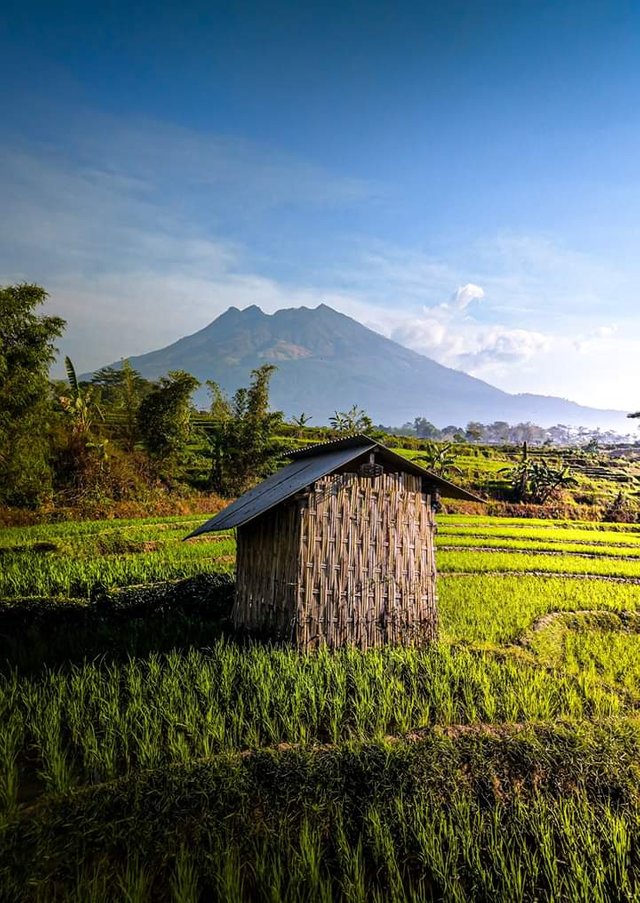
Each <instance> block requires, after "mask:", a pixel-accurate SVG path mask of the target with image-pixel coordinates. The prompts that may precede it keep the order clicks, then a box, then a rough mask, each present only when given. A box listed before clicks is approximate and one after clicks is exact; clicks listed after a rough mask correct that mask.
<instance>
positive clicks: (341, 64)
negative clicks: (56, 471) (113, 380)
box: [0, 0, 640, 409]
mask: <svg viewBox="0 0 640 903" xmlns="http://www.w3.org/2000/svg"><path fill="white" fill-rule="evenodd" d="M4 8H5V10H6V11H5V13H4V17H3V18H2V19H1V20H0V78H1V79H2V84H3V91H2V92H1V93H0V115H1V116H2V120H1V121H2V124H3V127H2V129H0V161H1V166H0V197H2V209H3V216H2V217H0V220H1V223H0V232H1V236H0V282H1V283H7V282H13V281H17V280H22V279H27V280H33V281H39V282H41V283H42V284H44V285H45V287H46V288H47V289H48V290H49V292H50V296H51V297H50V301H49V307H50V309H51V310H52V311H55V312H56V313H59V314H61V315H63V316H64V317H66V318H67V320H68V329H67V333H66V336H65V338H64V340H63V342H62V343H61V350H62V351H63V352H64V353H69V354H71V356H72V357H73V358H74V360H75V362H76V365H77V366H78V368H79V369H88V368H93V367H97V366H99V365H101V364H103V363H105V362H106V361H110V360H114V359H118V358H120V357H123V356H127V355H130V354H136V353H140V352H144V351H148V350H151V349H153V348H156V347H159V346H161V345H164V344H166V343H168V342H170V341H172V340H174V339H175V338H177V337H178V336H180V335H184V334H187V333H190V332H193V331H195V330H197V329H199V328H201V327H202V326H204V325H206V324H207V323H208V322H210V321H211V320H212V319H213V318H214V317H215V316H217V315H218V314H219V313H221V312H222V311H223V310H224V309H226V307H228V306H229V305H230V304H235V305H237V306H239V307H243V306H247V305H249V304H253V303H256V304H259V305H260V306H261V307H262V308H263V309H264V310H266V311H273V310H276V309H278V308H279V307H283V306H299V305H301V304H306V305H307V306H315V305H316V304H318V303H320V302H325V303H328V304H331V305H332V306H334V307H336V308H338V309H340V310H342V311H344V312H345V313H348V314H351V315H353V316H356V317H357V318H358V319H360V320H361V321H362V322H365V323H366V324H367V325H370V326H372V327H373V328H375V329H378V330H379V331H381V332H384V333H385V334H386V335H389V336H391V337H393V338H395V339H396V340H398V341H400V342H402V343H403V344H406V345H409V346H410V347H412V348H415V349H416V350H418V351H422V352H423V353H425V354H428V355H429V356H431V357H433V358H435V359H436V360H439V361H441V362H442V363H445V364H448V365H450V366H454V367H459V368H461V369H464V370H466V371H468V372H471V373H473V374H474V375H477V376H480V377H482V378H484V379H486V380H487V381H489V382H492V383H494V384H495V385H498V386H500V387H502V388H505V389H507V390H510V391H535V392H543V393H546V394H557V395H563V396H565V397H570V398H573V399H575V400H578V401H581V402H583V403H587V404H593V405H598V406H608V407H620V408H623V409H624V408H633V409H636V408H637V407H640V379H639V378H638V377H639V376H640V318H639V317H638V316H637V314H636V308H637V291H638V288H637V287H638V285H639V284H640V255H638V248H639V246H640V217H639V215H638V211H639V210H640V153H639V150H640V53H639V51H640V7H639V6H638V5H637V4H632V3H611V2H607V3H590V2H580V3H577V2H576V3H574V2H565V3H557V2H555V3H544V2H537V3H529V2H517V0H512V2H508V3H502V2H487V3H477V2H448V3H446V4H445V3H429V2H422V3H387V2H385V3H382V2H380V3H373V2H369V3H366V4H365V3H361V2H360V3H340V4H330V3H323V4H310V3H303V4H300V3H272V4H269V3H261V4H249V3H243V4H240V3H226V4H215V3H207V4H204V3H193V2H192V3H182V4H178V3H162V2H160V3H155V4H150V3H146V2H141V3H138V4H136V5H135V8H133V9H132V8H130V7H129V5H128V4H127V5H125V4H124V3H119V2H112V3H109V4H98V5H92V4H87V3H86V2H85V3H82V4H80V3H64V2H61V3H58V4H51V3H47V4H44V3H43V4H41V5H40V4H36V3H29V2H24V3H20V4H13V5H12V4H11V3H10V4H9V5H8V7H7V6H5V7H4Z"/></svg>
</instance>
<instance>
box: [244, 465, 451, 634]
mask: <svg viewBox="0 0 640 903" xmlns="http://www.w3.org/2000/svg"><path fill="white" fill-rule="evenodd" d="M433 534H434V517H433V512H432V510H431V504H430V498H429V496H428V495H426V494H424V493H423V492H422V480H421V478H420V477H418V476H415V475H413V474H407V473H401V474H381V475H380V476H376V477H362V476H359V475H358V474H355V473H342V474H332V475H330V476H327V477H323V478H322V479H321V480H318V481H317V482H316V483H315V484H314V485H313V487H312V488H311V491H309V492H307V493H305V494H304V495H300V496H298V498H297V499H296V500H293V501H289V502H287V503H285V504H283V505H281V506H279V507H278V508H276V509H274V510H273V511H271V512H267V514H266V515H264V516H262V517H260V518H257V519H256V520H255V521H253V522H251V523H249V524H247V525H245V526H244V527H241V528H239V530H238V565H237V580H238V582H237V595H236V604H235V607H234V622H235V624H236V626H238V627H240V626H242V627H246V628H248V629H250V630H261V631H263V632H267V633H270V634H272V635H273V636H277V637H280V638H287V639H291V640H292V641H294V642H295V643H296V644H297V645H298V646H299V647H300V648H305V649H306V648H315V647H316V646H318V645H321V644H325V643H326V644H327V645H328V646H331V647H335V646H343V645H346V644H349V643H353V644H355V645H357V646H359V647H360V648H366V647H369V646H381V645H384V644H387V643H392V644H413V643H422V642H425V641H428V640H431V639H434V638H435V636H436V633H437V609H436V571H435V559H434V548H433Z"/></svg>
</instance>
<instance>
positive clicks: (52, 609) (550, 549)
mask: <svg viewBox="0 0 640 903" xmlns="http://www.w3.org/2000/svg"><path fill="white" fill-rule="evenodd" d="M198 522H199V520H198V519H196V520H194V519H193V518H176V519H170V520H167V519H163V520H160V519H156V520H150V521H145V522H140V521H130V522H106V523H90V524H69V525H68V524H60V525H56V526H52V527H39V528H30V529H24V530H5V531H3V532H0V600H2V601H1V602H0V659H2V661H3V662H4V665H3V667H2V669H1V671H0V898H2V899H4V898H6V899H10V900H17V901H19V900H57V899H60V900H67V899H73V900H92V901H93V900H154V901H155V900H160V901H163V900H176V901H190V900H193V901H196V900H225V901H227V900H230V901H234V900H247V901H252V900H265V901H267V900H270V901H278V900H292V901H293V900H327V901H329V900H334V899H336V900H349V901H351V900H353V901H356V900H357V901H365V900H379V901H383V900H384V901H386V900H397V901H401V900H407V899H408V900H447V901H448V900H461V901H462V900H504V901H514V900H531V901H533V900H549V901H551V900H554V901H555V900H557V901H560V900H584V901H591V900H602V901H606V900H630V901H631V900H637V899H640V843H639V840H640V791H639V790H638V781H637V774H638V769H639V768H640V719H639V718H638V714H639V706H640V532H639V528H638V526H637V525H615V527H612V526H610V525H609V526H607V525H601V524H576V523H554V522H550V521H530V520H529V521H517V520H509V519H504V518H493V519H492V518H470V517H463V516H443V517H441V518H440V527H439V534H438V566H439V571H440V579H439V608H440V618H441V638H440V641H439V643H438V644H435V645H434V646H432V647H429V648H426V649H391V648H389V649H384V650H372V651H370V652H367V653H361V652H358V651H356V650H353V649H347V650H343V651H340V652H336V653H330V652H327V651H321V652H320V653H318V654H310V655H299V654H297V653H296V652H294V651H292V650H290V649H286V648H273V647H270V646H264V645H260V644H258V643H249V644H247V643H238V642H237V641H236V639H235V638H234V637H233V636H232V635H230V633H229V630H228V627H227V626H226V623H225V619H224V615H225V611H226V608H225V606H227V607H228V595H229V580H230V577H229V575H230V573H231V572H232V570H233V562H234V538H233V536H231V535H223V536H220V537H214V538H213V539H201V540H198V541H195V542H192V543H183V542H182V538H183V536H184V535H185V534H186V533H187V532H189V531H190V529H192V527H193V526H194V525H195V524H196V523H198ZM212 572H216V573H218V574H220V575H221V576H220V577H219V578H210V577H206V576H205V577H203V576H202V575H210V574H211V573H212ZM225 575H226V576H225ZM207 580H210V581H213V582H210V583H207V582H206V581H207ZM216 580H218V582H216ZM198 581H200V582H198ZM202 581H205V582H204V583H203V582H202ZM149 584H153V586H152V587H151V588H149ZM225 593H226V595H225Z"/></svg>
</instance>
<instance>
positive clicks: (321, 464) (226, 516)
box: [186, 435, 483, 539]
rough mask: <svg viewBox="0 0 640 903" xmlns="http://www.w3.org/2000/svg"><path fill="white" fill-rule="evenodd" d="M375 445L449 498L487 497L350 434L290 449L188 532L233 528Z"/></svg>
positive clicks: (392, 461) (380, 453) (387, 458)
mask: <svg viewBox="0 0 640 903" xmlns="http://www.w3.org/2000/svg"><path fill="white" fill-rule="evenodd" d="M374 449H375V452H376V457H378V458H381V459H382V460H383V461H386V462H387V463H388V464H390V465H396V466H397V468H398V471H400V472H404V473H414V474H416V475H417V476H422V477H425V478H427V479H428V481H429V483H431V484H432V485H433V486H434V488H435V489H437V490H438V492H440V494H441V495H443V496H445V498H456V499H465V500H467V501H474V502H481V501H483V500H482V499H481V498H479V497H478V496H477V495H473V493H471V492H467V490H466V489H462V487H460V486H456V485H455V484H454V483H450V482H449V481H448V480H445V479H443V478H442V477H439V476H438V475H437V474H435V473H431V471H429V470H426V469H425V468H424V467H420V465H419V464H415V463H414V462H413V461H409V460H408V459H407V458H403V457H402V455H398V454H396V453H395V452H393V451H391V449H390V448H387V447H386V446H384V445H381V444H380V443H379V442H376V441H375V440H374V439H370V438H369V437H368V436H364V435H357V436H348V437H346V438H345V439H337V440H335V441H333V442H323V443H321V444H320V445H313V446H310V447H309V448H303V449H299V450H296V451H293V452H286V453H285V456H286V457H288V458H293V463H291V464H287V465H286V466H285V467H283V468H282V469H281V470H278V471H277V472H276V473H274V474H271V476H270V477H267V479H266V480H263V481H262V483H259V484H258V485H257V486H254V488H253V489H250V490H249V491H248V492H245V493H244V495H241V496H240V498H239V499H236V501H235V502H232V503H231V504H230V505H228V506H227V507H226V508H225V509H224V511H221V512H220V514H217V515H216V516H215V517H212V518H211V520H208V521H207V522H206V523H205V524H203V525H202V526H201V527H198V528H197V530H194V531H193V533H190V534H189V536H187V537H186V538H187V539H192V538H193V537H195V536H200V535H201V534H202V533H210V532H212V531H217V530H230V529H231V528H232V527H241V526H242V525H243V524H246V523H248V522H249V521H251V520H253V519H254V518H256V517H259V515H261V514H264V513H265V511H268V510H269V509H270V508H274V507H275V506H276V505H279V504H280V502H284V501H285V500H286V499H288V498H291V496H292V495H295V494H296V492H299V491H300V490H301V489H304V488H305V487H306V486H310V485H311V484H312V483H315V481H316V480H319V479H321V478H322V477H325V476H327V474H329V473H332V472H333V471H334V470H337V469H338V468H340V467H343V466H344V465H345V464H348V463H349V462H350V461H353V460H354V459H356V458H359V457H361V456H362V455H364V454H366V453H367V452H369V451H373V450H374Z"/></svg>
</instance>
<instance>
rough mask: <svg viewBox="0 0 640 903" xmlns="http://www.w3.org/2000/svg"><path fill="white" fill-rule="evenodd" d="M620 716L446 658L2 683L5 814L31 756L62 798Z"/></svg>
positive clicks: (460, 656)
mask: <svg viewBox="0 0 640 903" xmlns="http://www.w3.org/2000/svg"><path fill="white" fill-rule="evenodd" d="M625 710H626V707H625V701H624V700H623V699H621V698H620V697H619V696H618V695H616V693H615V692H613V691H611V690H610V689H609V688H607V687H603V686H602V684H601V681H600V680H599V679H598V678H597V676H596V675H594V676H593V677H592V678H587V677H584V676H582V675H581V676H580V677H579V678H577V677H573V676H571V677H569V676H566V675H563V674H562V673H560V672H558V673H554V672H551V671H549V670H548V669H546V668H540V667H537V666H536V665H535V663H532V662H530V661H527V660H524V659H522V658H521V657H513V656H497V655H494V654H490V653H479V652H474V651H473V650H470V649H465V648H454V647H446V646H436V647H432V648H430V649H427V650H418V649H393V648H388V649H382V650H371V651H369V652H367V653H365V654H363V653H361V652H358V651H357V650H354V649H347V650H344V651H341V652H337V653H331V652H326V651H325V652H321V653H319V654H313V655H300V654H298V653H296V652H295V651H293V650H282V649H270V648H267V647H262V646H253V647H250V648H245V649H242V648H239V647H236V646H233V645H230V644H228V643H226V642H224V641H218V642H217V643H216V644H215V646H213V648H212V649H211V650H210V651H208V652H200V651H195V650H192V651H190V652H189V653H187V654H186V655H182V654H178V653H170V654H168V655H166V656H158V655H151V656H150V657H148V658H147V659H146V660H144V661H136V660H130V661H129V662H126V663H124V664H119V663H117V662H114V663H111V664H107V663H105V664H93V663H91V664H89V663H88V664H85V665H83V666H79V667H73V668H71V669H70V670H69V671H65V672H61V671H52V672H46V673H45V674H44V675H42V676H40V677H31V678H21V677H19V676H17V675H16V674H13V675H10V676H8V677H0V751H1V752H2V760H1V761H0V774H2V775H4V777H3V778H2V781H3V784H4V786H5V788H6V790H5V797H6V804H7V805H11V799H12V793H13V800H14V802H15V801H16V800H17V799H18V797H19V787H17V778H16V774H17V772H16V768H17V765H16V761H17V759H20V758H21V757H25V756H27V751H28V759H29V761H30V763H31V769H30V772H31V773H33V771H34V768H35V771H36V772H37V777H38V780H39V781H40V782H41V784H42V788H43V789H44V791H45V792H60V791H62V790H65V789H67V788H69V787H70V786H73V785H74V784H75V783H78V782H79V783H83V782H89V783H91V782H94V781H103V780H108V779H112V778H114V777H115V776H117V775H118V774H124V773H127V772H129V771H131V770H132V769H137V768H153V767H157V766H160V765H165V764H167V763H171V762H174V763H186V762H188V761H189V760H190V759H192V758H200V757H210V756H212V755H215V754H218V753H220V752H223V751H231V750H240V749H244V748H257V747H260V746H274V745H277V744H279V743H294V744H310V743H311V744H313V743H326V742H330V743H342V742H345V741H348V740H364V739H366V738H368V737H374V738H375V737H378V738H380V737H383V736H385V735H387V734H404V733H407V732H410V731H413V730H418V729H422V728H427V727H430V726H433V725H451V724H474V723H480V722H491V723H500V722H524V721H534V722H537V721H546V720H555V719H574V720H579V719H584V718H603V717H611V716H614V715H619V714H621V713H623V712H624V711H625ZM36 763H37V764H36Z"/></svg>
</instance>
